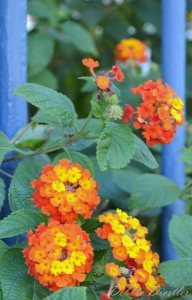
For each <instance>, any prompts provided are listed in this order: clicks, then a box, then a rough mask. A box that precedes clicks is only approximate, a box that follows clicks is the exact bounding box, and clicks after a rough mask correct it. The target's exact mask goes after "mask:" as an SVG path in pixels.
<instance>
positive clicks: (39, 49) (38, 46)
mask: <svg viewBox="0 0 192 300" xmlns="http://www.w3.org/2000/svg"><path fill="white" fill-rule="evenodd" d="M53 53H54V40H53V39H52V38H51V37H49V36H48V35H44V34H41V33H33V34H30V35H29V37H28V74H29V76H34V75H36V74H38V73H40V72H41V71H43V69H45V68H46V66H47V65H48V64H49V63H50V61H51V59H52V56H53Z"/></svg>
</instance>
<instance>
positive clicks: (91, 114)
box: [79, 108, 93, 132]
mask: <svg viewBox="0 0 192 300" xmlns="http://www.w3.org/2000/svg"><path fill="white" fill-rule="evenodd" d="M92 116H93V109H92V108H91V110H90V112H89V115H88V117H87V119H86V120H85V123H84V124H83V126H82V127H81V129H80V131H79V132H82V131H83V129H84V128H85V127H86V126H87V124H88V123H89V121H90V120H91V118H92Z"/></svg>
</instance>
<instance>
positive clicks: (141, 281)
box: [96, 209, 164, 300]
mask: <svg viewBox="0 0 192 300" xmlns="http://www.w3.org/2000/svg"><path fill="white" fill-rule="evenodd" d="M116 212H117V213H116V214H113V213H111V212H108V213H106V214H105V215H101V216H99V221H100V222H103V223H104V224H103V226H102V227H101V228H98V229H97V230H96V233H97V235H98V236H99V237H100V238H102V239H107V240H108V241H109V243H110V245H111V247H112V254H113V257H114V258H115V262H111V263H108V264H107V265H106V272H107V274H108V275H110V276H111V277H112V278H114V279H115V281H114V280H112V287H110V289H109V292H108V294H107V295H105V294H103V295H102V298H101V299H102V300H103V299H112V298H110V296H111V293H112V291H113V288H114V286H115V287H117V289H118V290H119V292H120V293H122V294H123V293H126V294H129V295H130V296H131V297H132V299H135V298H139V297H141V296H142V295H144V294H147V295H149V294H153V293H154V292H157V290H158V289H159V288H160V286H161V285H163V284H164V281H163V279H162V278H161V277H160V276H159V275H158V273H157V266H158V264H159V255H158V254H157V253H154V252H152V251H151V248H150V246H151V244H150V242H149V241H147V240H146V238H145V235H146V234H147V233H148V230H147V228H146V227H143V226H141V224H140V223H139V220H138V219H136V218H134V217H132V216H128V215H127V214H126V213H125V212H122V211H121V210H120V209H117V210H116ZM107 297H108V298H107Z"/></svg>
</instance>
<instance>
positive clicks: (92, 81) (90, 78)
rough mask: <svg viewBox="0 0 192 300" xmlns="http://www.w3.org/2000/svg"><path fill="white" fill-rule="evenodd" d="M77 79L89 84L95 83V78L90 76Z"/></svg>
mask: <svg viewBox="0 0 192 300" xmlns="http://www.w3.org/2000/svg"><path fill="white" fill-rule="evenodd" d="M78 79H81V80H85V81H88V82H91V83H95V78H93V77H91V76H81V77H78Z"/></svg>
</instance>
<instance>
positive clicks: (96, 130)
mask: <svg viewBox="0 0 192 300" xmlns="http://www.w3.org/2000/svg"><path fill="white" fill-rule="evenodd" d="M103 129H104V125H103V124H99V123H98V124H93V125H91V126H90V128H89V130H90V133H91V134H93V135H96V136H98V135H99V134H101V133H102V131H103Z"/></svg>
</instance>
